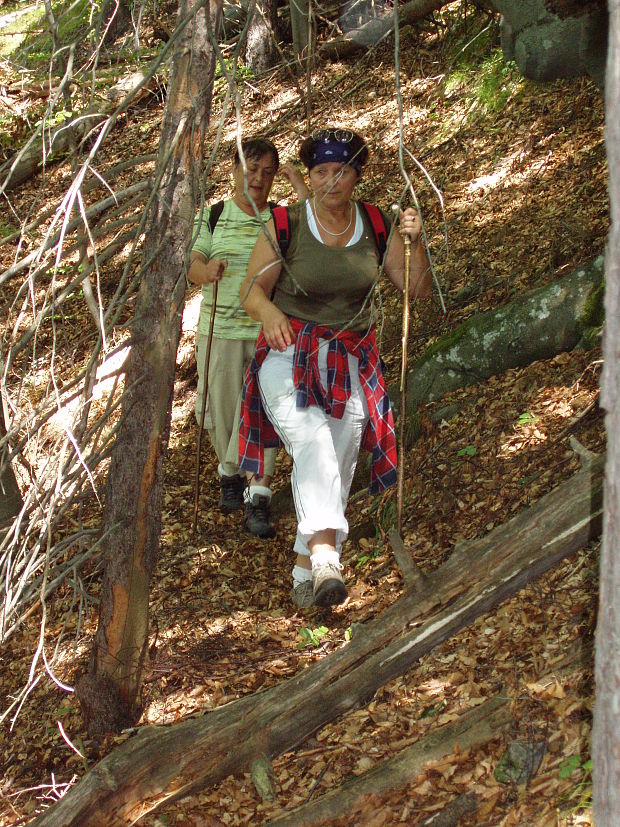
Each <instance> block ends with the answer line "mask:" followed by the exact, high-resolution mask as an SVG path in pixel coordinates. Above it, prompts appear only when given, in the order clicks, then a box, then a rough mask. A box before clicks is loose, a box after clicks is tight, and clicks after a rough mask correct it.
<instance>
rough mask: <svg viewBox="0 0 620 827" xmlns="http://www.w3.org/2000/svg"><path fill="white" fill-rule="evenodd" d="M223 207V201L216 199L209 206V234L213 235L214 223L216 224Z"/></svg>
mask: <svg viewBox="0 0 620 827" xmlns="http://www.w3.org/2000/svg"><path fill="white" fill-rule="evenodd" d="M223 209H224V202H223V201H217V202H216V203H215V204H213V206H212V207H210V208H209V229H210V230H211V235H213V231H214V230H215V225H216V224H217V220H218V218H219V217H220V215H221V214H222V210H223Z"/></svg>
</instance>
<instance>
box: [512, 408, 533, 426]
mask: <svg viewBox="0 0 620 827" xmlns="http://www.w3.org/2000/svg"><path fill="white" fill-rule="evenodd" d="M532 422H538V417H537V416H536V414H533V413H530V412H529V411H526V412H525V413H522V414H520V416H519V418H518V419H517V425H530V424H531V423H532Z"/></svg>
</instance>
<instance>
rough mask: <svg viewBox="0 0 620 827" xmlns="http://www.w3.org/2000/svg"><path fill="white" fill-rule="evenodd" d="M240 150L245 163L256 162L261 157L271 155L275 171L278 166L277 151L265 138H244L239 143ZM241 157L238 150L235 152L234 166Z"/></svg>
mask: <svg viewBox="0 0 620 827" xmlns="http://www.w3.org/2000/svg"><path fill="white" fill-rule="evenodd" d="M241 149H242V150H243V157H244V158H245V159H246V161H249V160H252V161H258V160H259V159H260V158H262V157H263V155H267V154H269V155H271V156H272V158H273V162H274V164H275V165H276V169H278V167H279V166H280V157H279V155H278V150H277V149H276V148H275V146H274V145H273V144H272V143H271V141H270V140H268V139H267V138H245V139H244V140H243V141H241ZM240 160H241V157H240V155H239V150H238V149H236V150H235V166H237V164H238V163H239V161H240Z"/></svg>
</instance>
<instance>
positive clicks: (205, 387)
mask: <svg viewBox="0 0 620 827" xmlns="http://www.w3.org/2000/svg"><path fill="white" fill-rule="evenodd" d="M217 285H218V282H217V281H214V282H213V304H212V305H211V317H210V319H209V335H208V337H207V349H206V351H205V364H204V371H203V374H202V409H201V411H200V427H199V428H198V439H197V441H196V474H195V478H194V521H193V523H192V528H193V530H194V531H196V526H197V524H198V497H199V496H200V447H201V444H202V429H203V427H204V424H205V411H206V408H207V393H208V392H209V363H210V361H211V342H212V341H213V324H214V322H215V306H216V305H217Z"/></svg>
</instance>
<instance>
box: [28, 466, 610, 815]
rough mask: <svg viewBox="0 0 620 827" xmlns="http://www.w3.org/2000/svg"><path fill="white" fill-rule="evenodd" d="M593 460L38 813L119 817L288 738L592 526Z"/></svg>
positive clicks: (317, 723) (126, 749) (595, 508)
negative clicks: (253, 690)
mask: <svg viewBox="0 0 620 827" xmlns="http://www.w3.org/2000/svg"><path fill="white" fill-rule="evenodd" d="M602 465H603V461H602V459H601V458H600V457H599V458H597V459H596V460H595V461H594V462H593V463H592V465H591V466H588V467H586V468H584V469H582V471H581V472H580V473H578V474H577V475H575V477H573V478H572V479H570V480H568V481H566V482H564V483H562V484H561V485H560V486H558V487H557V488H556V489H554V491H552V492H551V493H550V494H548V495H547V496H546V497H543V498H542V499H541V500H540V501H539V502H538V503H536V504H535V505H534V506H532V507H531V508H529V509H527V510H525V511H524V512H522V513H521V514H519V515H518V516H517V517H514V518H513V519H512V520H510V521H509V522H508V523H506V524H505V525H504V526H500V527H498V528H497V529H495V530H494V531H492V532H490V533H489V534H487V535H486V536H485V537H482V538H481V539H478V540H473V541H471V542H467V543H463V544H462V545H461V546H460V547H459V548H458V549H457V550H455V551H454V553H453V554H452V556H451V557H450V558H449V559H448V560H447V561H446V563H444V564H443V565H442V566H440V567H439V568H438V569H437V570H436V571H435V572H433V573H432V574H431V575H429V577H428V579H427V584H426V589H425V591H424V594H422V595H420V593H418V592H417V591H413V592H410V593H408V594H405V595H404V596H403V597H401V598H400V599H399V600H398V601H396V603H394V604H393V605H392V606H391V607H390V608H389V609H387V610H386V611H385V612H383V613H382V614H381V616H380V617H378V618H377V619H376V620H373V621H369V622H368V623H367V624H365V625H364V626H363V628H362V629H361V630H360V631H359V632H358V633H356V634H355V636H354V637H353V640H352V641H351V642H350V643H349V644H347V645H346V646H345V647H343V648H342V649H340V650H339V651H338V652H335V653H334V654H332V655H330V656H329V657H327V658H325V659H324V660H323V661H321V662H320V663H317V664H315V665H313V666H311V667H309V668H307V669H304V670H302V671H301V672H300V674H298V675H296V676H295V677H294V678H291V679H290V680H288V681H286V682H285V683H283V684H281V685H279V686H275V687H273V688H272V689H269V690H267V691H265V692H260V693H258V694H257V695H253V696H249V697H246V698H242V699H240V700H238V701H235V702H233V703H230V704H227V705H226V706H223V707H220V708H219V709H216V710H214V711H213V712H209V713H208V714H206V715H204V716H202V717H200V718H194V719H190V720H185V721H182V722H181V723H179V724H175V725H173V726H170V727H155V726H151V727H143V728H141V729H140V731H139V733H138V734H137V735H136V736H135V737H134V738H131V739H130V740H129V741H126V742H125V743H124V744H122V745H121V746H120V747H118V748H117V749H116V750H114V751H113V752H112V753H110V754H109V755H107V756H106V757H105V758H104V759H103V760H102V761H101V762H100V763H99V764H98V765H97V766H95V767H94V768H93V769H92V770H91V771H90V772H89V773H88V774H87V775H86V776H85V777H84V778H83V779H82V781H80V783H79V784H77V785H76V786H75V787H73V788H72V789H70V790H69V791H68V792H67V794H66V795H65V796H64V798H62V799H61V800H60V801H59V802H58V803H57V804H55V805H54V806H52V807H50V809H49V810H48V811H46V813H45V814H44V815H43V816H41V817H40V818H39V819H37V822H36V824H37V825H38V827H43V826H44V825H54V827H69V825H73V826H74V827H78V825H79V827H88V825H93V826H94V825H101V824H105V825H106V827H114V826H115V825H119V827H120V825H125V824H129V823H133V822H134V820H135V819H137V818H138V817H139V816H143V815H146V813H148V812H151V811H153V810H155V809H156V808H157V807H159V806H160V805H161V804H164V803H166V802H170V801H172V800H175V799H179V798H183V797H184V796H186V795H189V794H190V793H191V792H193V791H195V790H197V789H201V788H203V787H205V786H207V785H211V784H216V783H218V782H219V781H221V780H222V779H223V778H225V777H226V776H227V775H230V774H231V773H240V772H243V771H245V770H246V769H248V768H249V767H250V766H251V765H252V764H254V763H255V762H256V761H257V759H261V758H263V759H271V758H273V757H274V756H276V755H280V754H282V753H283V752H285V751H286V750H290V749H293V748H294V747H296V746H297V745H298V744H300V743H302V742H303V741H304V740H305V739H306V738H307V737H308V736H309V735H311V734H312V733H314V732H316V731H317V730H319V729H321V727H323V726H324V725H325V724H327V723H329V722H330V721H333V720H335V719H337V718H339V717H340V716H341V715H344V714H345V713H346V712H349V711H350V710H352V709H355V708H356V707H358V706H359V705H360V704H363V703H365V702H367V701H368V700H369V699H370V698H371V697H372V696H373V694H374V693H375V692H376V690H377V689H378V688H379V687H381V686H383V685H384V684H385V683H387V682H388V681H389V680H391V679H392V678H394V677H396V676H398V675H402V674H403V673H404V672H405V671H406V670H407V669H409V668H410V667H411V666H412V665H413V664H415V663H416V662H417V661H418V659H419V658H420V657H422V656H423V655H425V654H427V653H428V652H430V651H431V650H432V649H433V648H434V647H435V646H437V645H439V644H440V643H442V642H443V641H445V640H446V639H448V638H449V637H451V636H452V635H454V634H456V633H457V632H458V631H460V630H461V629H463V628H464V627H465V626H467V625H468V624H469V623H472V622H473V621H474V620H475V619H476V618H478V617H480V616H481V615H482V614H484V613H486V612H488V611H490V610H491V609H493V608H494V607H495V606H497V605H499V603H501V602H502V601H504V600H506V599H507V598H509V597H512V596H513V595H514V594H515V593H516V592H517V591H518V590H519V589H520V588H522V587H523V586H524V585H526V584H527V583H529V582H531V581H532V580H533V579H535V578H536V577H538V576H539V575H541V574H542V573H544V572H545V571H547V570H549V569H550V568H552V567H553V566H554V565H556V564H557V562H558V561H559V560H561V559H563V558H564V557H566V556H567V555H569V554H570V553H571V552H573V551H575V550H576V549H578V548H582V547H583V546H584V545H585V544H586V543H587V542H588V541H589V540H590V539H591V538H592V537H593V536H597V535H598V532H599V531H600V522H601V514H602V503H601V496H602V495H601V491H602Z"/></svg>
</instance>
